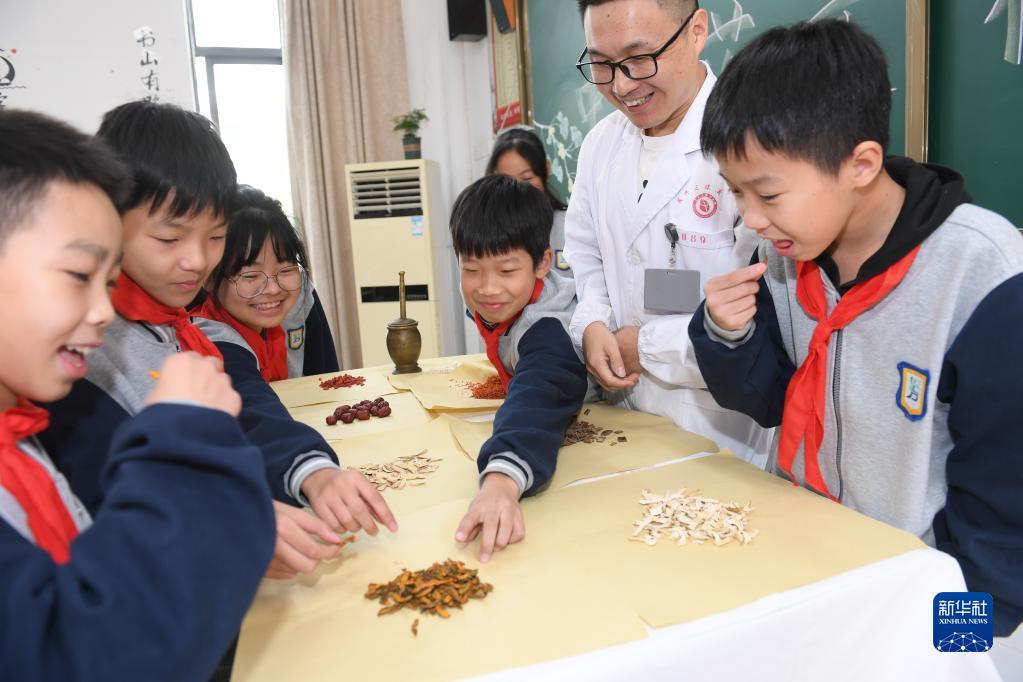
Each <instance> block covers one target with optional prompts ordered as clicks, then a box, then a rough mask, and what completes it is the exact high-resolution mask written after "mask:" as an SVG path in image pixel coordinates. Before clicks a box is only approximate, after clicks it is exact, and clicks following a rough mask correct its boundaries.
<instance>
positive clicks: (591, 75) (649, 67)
mask: <svg viewBox="0 0 1023 682" xmlns="http://www.w3.org/2000/svg"><path fill="white" fill-rule="evenodd" d="M697 8H699V6H697ZM695 14H696V10H693V11H692V13H691V14H690V15H689V16H688V17H687V18H686V20H685V21H683V22H682V25H681V26H679V27H678V30H677V31H675V33H674V35H672V36H671V37H670V38H668V42H666V43H664V45H661V49H659V50H657V51H656V52H651V53H649V54H637V55H633V56H631V57H626V58H625V59H623V60H621V61H620V62H612V61H598V62H584V61H583V57H585V56H586V52H587V51H588V50H589V48H588V47H584V48H583V52H582V54H581V55H579V59H578V61H577V62H576V65H575V68H577V69H579V73H581V74H582V75H583V78H585V79H586V80H588V81H589V82H591V83H593V84H594V85H606V84H607V83H611V82H612V81H614V79H615V69H621V70H622V73H623V74H625V77H626V78H628V79H630V80H634V81H641V80H645V79H647V78H653V77H654V76H656V75H657V58H658V57H660V56H661V55H662V54H664V51H665V50H667V49H668V48H669V47H671V46H672V44H673V43H674V42H675V41H676V40H678V37H679V36H680V35H682V31H684V30H686V26H688V25H689V21H690V19H692V18H693V15H695Z"/></svg>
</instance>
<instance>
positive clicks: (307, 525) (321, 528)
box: [287, 504, 341, 544]
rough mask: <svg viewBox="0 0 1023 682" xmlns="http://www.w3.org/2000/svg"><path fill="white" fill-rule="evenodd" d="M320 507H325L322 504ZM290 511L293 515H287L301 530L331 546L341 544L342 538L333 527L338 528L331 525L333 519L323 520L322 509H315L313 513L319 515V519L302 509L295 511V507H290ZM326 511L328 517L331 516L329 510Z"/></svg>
mask: <svg viewBox="0 0 1023 682" xmlns="http://www.w3.org/2000/svg"><path fill="white" fill-rule="evenodd" d="M319 506H320V507H321V508H322V507H324V505H322V504H321V505H319ZM290 509H291V510H292V513H288V514H287V517H288V519H289V520H290V521H292V522H293V523H294V524H295V525H296V526H298V527H299V528H300V529H301V530H303V531H305V532H306V533H309V534H311V535H316V536H319V537H320V538H322V539H323V541H324V542H329V543H331V544H337V543H339V542H341V536H340V535H338V534H337V533H335V532H334V530H333V527H337V526H336V525H335V524H333V523H331V521H332V520H333V519H331V518H323V516H324V513H323V512H321V511H320V509H316V508H315V507H314V508H313V511H315V512H316V513H317V515H318V517H317V516H313V515H312V514H307V513H306V512H304V511H302V510H301V509H295V508H294V507H290ZM325 511H327V516H328V517H329V516H331V514H330V513H329V508H326V510H325ZM332 526H333V527H332Z"/></svg>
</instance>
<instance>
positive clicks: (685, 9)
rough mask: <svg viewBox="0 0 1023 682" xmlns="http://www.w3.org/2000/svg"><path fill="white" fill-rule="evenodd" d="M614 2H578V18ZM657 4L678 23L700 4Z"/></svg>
mask: <svg viewBox="0 0 1023 682" xmlns="http://www.w3.org/2000/svg"><path fill="white" fill-rule="evenodd" d="M614 1H615V0H578V3H579V16H580V17H582V16H585V15H586V10H587V9H589V8H590V7H599V6H600V5H603V4H605V3H608V2H614ZM657 4H658V5H660V6H661V9H663V10H664V11H665V12H667V13H668V14H670V15H671V16H673V17H675V18H676V19H678V20H679V21H682V19H683V18H684V17H687V16H689V15H690V14H692V13H693V12H695V11H696V10H698V9H700V3H699V2H698V0H657Z"/></svg>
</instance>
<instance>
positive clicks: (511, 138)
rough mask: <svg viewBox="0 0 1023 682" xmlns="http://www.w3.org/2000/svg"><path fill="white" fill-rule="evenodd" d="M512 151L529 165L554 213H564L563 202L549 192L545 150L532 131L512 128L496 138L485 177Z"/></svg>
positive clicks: (548, 173) (491, 173) (492, 172)
mask: <svg viewBox="0 0 1023 682" xmlns="http://www.w3.org/2000/svg"><path fill="white" fill-rule="evenodd" d="M509 151H513V152H515V153H516V154H518V155H519V156H521V157H522V158H523V159H525V161H526V163H528V164H529V169H530V170H531V171H533V175H535V176H536V177H538V178H540V181H541V182H542V183H543V187H544V193H545V194H546V195H547V199H548V200H549V201H550V202H551V207H552V208H553V209H554V210H555V211H564V210H565V208H567V207H566V206H565V202H563V201H562V200H561V199H560V198H558V195H556V194H555V193H554V192H552V191H551V188H550V185H549V184H548V180H549V179H550V178H549V176H550V172H549V171H548V170H547V150H545V149H544V148H543V142H541V141H540V138H539V137H537V135H536V133H534V132H533V131H532V130H526V129H525V128H512V129H511V130H506V131H504V132H503V133H501V134H500V135H498V136H497V140H496V141H495V142H494V149H493V150H491V152H490V160H489V161H488V162H487V175H493V174H494V173H495V172H496V169H497V162H498V161H499V160H500V159H501V157H502V156H504V153H505V152H509Z"/></svg>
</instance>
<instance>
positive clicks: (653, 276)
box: [643, 223, 703, 314]
mask: <svg viewBox="0 0 1023 682" xmlns="http://www.w3.org/2000/svg"><path fill="white" fill-rule="evenodd" d="M664 236H665V237H667V239H668V243H669V244H670V245H671V255H670V256H669V257H668V267H667V268H647V269H646V271H645V272H644V273H643V284H644V286H643V307H645V308H646V309H647V310H649V311H651V312H655V313H685V314H688V313H695V312H696V309H697V308H699V307H700V302H701V301H702V300H703V294H702V292H701V291H700V271H699V270H679V269H678V268H677V267H676V266H677V263H678V255H677V253H678V228H677V227H676V226H675V223H667V224H666V225H665V226H664Z"/></svg>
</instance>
